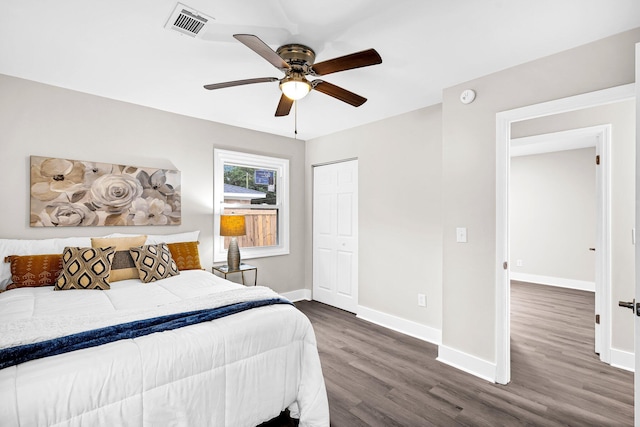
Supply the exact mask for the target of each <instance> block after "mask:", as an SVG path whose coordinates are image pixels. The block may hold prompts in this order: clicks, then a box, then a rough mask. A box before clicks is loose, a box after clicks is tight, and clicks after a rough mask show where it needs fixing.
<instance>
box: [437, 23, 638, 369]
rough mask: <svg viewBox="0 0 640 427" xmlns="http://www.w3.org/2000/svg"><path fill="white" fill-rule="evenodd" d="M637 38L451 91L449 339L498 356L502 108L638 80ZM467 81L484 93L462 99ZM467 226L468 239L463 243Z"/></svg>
mask: <svg viewBox="0 0 640 427" xmlns="http://www.w3.org/2000/svg"><path fill="white" fill-rule="evenodd" d="M638 41H640V29H635V30H632V31H628V32H625V33H621V34H619V35H616V36H613V37H609V38H606V39H603V40H599V41H596V42H594V43H590V44H588V45H585V46H581V47H578V48H575V49H571V50H568V51H566V52H562V53H559V54H557V55H553V56H549V57H546V58H542V59H540V60H536V61H533V62H529V63H526V64H523V65H520V66H517V67H513V68H510V69H507V70H504V71H501V72H498V73H495V74H491V75H488V76H485V77H482V78H480V79H476V80H473V81H470V82H467V83H464V84H460V85H457V86H454V87H451V88H448V89H445V90H444V92H443V110H442V116H443V122H442V123H443V128H442V132H443V144H442V147H443V178H442V179H443V202H442V203H443V215H442V218H443V310H442V312H443V319H442V342H443V344H444V345H445V346H447V347H449V348H451V349H454V350H455V351H458V352H461V353H465V354H468V355H471V356H475V357H477V358H479V359H481V360H484V361H486V362H490V363H495V361H496V321H495V319H496V291H495V290H496V277H495V268H496V262H497V261H496V259H495V255H496V240H495V238H496V113H498V112H500V111H506V110H511V109H514V108H517V107H522V106H526V105H532V104H537V103H540V102H545V101H550V100H554V99H558V98H564V97H568V96H573V95H578V94H582V93H586V92H592V91H595V90H600V89H605V88H609V87H614V86H619V85H624V84H628V83H632V82H633V81H634V80H635V58H634V52H635V43H636V42H638ZM467 88H471V89H474V90H475V91H476V92H477V98H476V100H475V101H474V102H473V103H472V104H469V105H463V104H461V103H460V101H459V96H460V93H461V92H462V91H463V90H464V89H467ZM460 226H466V227H468V233H469V234H468V235H469V243H466V244H459V243H456V241H455V228H456V227H460ZM461 266H462V268H461Z"/></svg>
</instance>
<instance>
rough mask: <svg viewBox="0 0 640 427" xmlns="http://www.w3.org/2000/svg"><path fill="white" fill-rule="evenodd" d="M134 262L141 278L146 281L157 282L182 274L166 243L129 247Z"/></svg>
mask: <svg viewBox="0 0 640 427" xmlns="http://www.w3.org/2000/svg"><path fill="white" fill-rule="evenodd" d="M129 252H131V257H132V258H133V262H135V263H136V267H138V274H139V275H140V280H142V281H143V282H144V283H149V282H155V281H156V280H162V279H166V278H167V277H170V276H177V275H178V274H180V271H179V270H178V266H177V265H176V262H175V261H174V260H173V258H172V257H171V252H170V251H169V248H168V247H167V245H166V244H165V243H160V244H158V245H146V246H140V247H137V248H131V249H129Z"/></svg>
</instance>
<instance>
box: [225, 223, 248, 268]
mask: <svg viewBox="0 0 640 427" xmlns="http://www.w3.org/2000/svg"><path fill="white" fill-rule="evenodd" d="M246 233H247V231H246V228H245V224H244V215H220V235H221V236H230V237H231V241H230V242H229V249H228V250H227V265H229V270H239V269H240V250H239V249H238V239H237V238H236V237H237V236H244V235H245V234H246Z"/></svg>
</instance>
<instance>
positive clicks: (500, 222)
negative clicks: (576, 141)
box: [495, 83, 635, 384]
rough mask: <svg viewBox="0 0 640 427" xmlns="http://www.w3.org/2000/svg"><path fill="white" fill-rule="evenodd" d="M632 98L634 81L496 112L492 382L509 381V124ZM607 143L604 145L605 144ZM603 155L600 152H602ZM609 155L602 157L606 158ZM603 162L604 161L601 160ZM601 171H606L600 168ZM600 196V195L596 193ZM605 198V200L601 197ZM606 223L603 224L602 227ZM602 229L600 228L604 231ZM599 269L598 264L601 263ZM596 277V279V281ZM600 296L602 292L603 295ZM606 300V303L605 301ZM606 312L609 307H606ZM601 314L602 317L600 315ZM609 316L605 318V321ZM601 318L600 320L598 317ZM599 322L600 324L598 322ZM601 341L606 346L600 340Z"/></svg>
mask: <svg viewBox="0 0 640 427" xmlns="http://www.w3.org/2000/svg"><path fill="white" fill-rule="evenodd" d="M634 98H635V84H634V83H630V84H627V85H622V86H617V87H613V88H609V89H603V90H599V91H595V92H589V93H585V94H581V95H576V96H572V97H568V98H561V99H557V100H553V101H548V102H543V103H540V104H534V105H530V106H526V107H521V108H516V109H513V110H507V111H503V112H499V113H497V114H496V254H495V255H496V263H495V277H496V283H495V286H496V382H497V383H499V384H507V383H509V381H510V380H511V343H510V340H511V315H510V305H511V304H510V298H511V290H510V285H509V283H510V282H509V268H508V265H509V197H508V194H509V173H510V140H511V123H514V122H518V121H522V120H527V119H533V118H537V117H544V116H549V115H553V114H559V113H565V112H569V111H575V110H581V109H585V108H590V107H595V106H598V105H605V104H611V103H615V102H620V101H625V100H630V99H634ZM607 145H608V144H607ZM603 154H604V153H603ZM609 157H610V156H608V155H607V156H606V157H604V156H603V158H605V159H606V160H607V161H608V160H609ZM605 163H606V162H605ZM603 172H607V173H608V170H607V171H604V170H603ZM601 191H602V192H606V193H607V194H606V197H609V194H608V193H609V191H608V188H607V186H606V185H605V186H603V188H599V189H598V192H599V193H600V192H601ZM598 197H600V194H599V195H598ZM605 201H606V200H605ZM603 219H605V220H606V221H609V218H608V217H607V218H598V222H599V226H602V225H603V224H602V223H601V220H603ZM606 226H607V225H606V224H604V227H606ZM604 230H605V229H603V231H604ZM605 234H608V233H598V238H599V239H602V241H600V242H598V243H599V244H600V245H602V246H603V248H604V250H602V251H600V252H601V254H602V257H603V258H604V260H605V261H606V259H610V253H609V252H610V248H609V245H608V244H607V243H606V240H607V239H606V238H604V237H603V236H604V235H605ZM607 257H608V258H607ZM601 268H602V266H601ZM607 271H608V267H605V269H604V270H603V274H604V276H603V277H600V278H599V279H600V280H602V281H603V285H604V286H605V287H607V288H608V286H609V284H608V282H609V280H608V276H606V274H607ZM597 280H598V278H596V281H597ZM605 282H606V283H605ZM604 294H606V296H605V297H604V298H603V301H602V304H606V305H607V309H610V305H611V304H610V298H611V297H610V292H604ZM603 296H604V295H603ZM605 300H606V301H608V302H606V301H605ZM608 311H610V310H608ZM601 317H602V316H601ZM608 320H609V319H608V318H607V321H608ZM601 321H602V319H601ZM601 325H602V323H601ZM605 330H606V335H607V336H608V337H609V338H608V339H609V342H610V325H608V326H607V327H604V325H603V327H601V328H599V331H600V333H601V335H604V334H605ZM602 338H603V337H602V336H601V338H600V339H601V341H600V343H602V344H603V345H606V343H605V342H604V340H602ZM610 347H611V346H610V344H609V345H608V346H607V351H605V352H601V357H602V354H603V353H606V354H607V355H605V357H608V355H609V354H610V353H609V350H610Z"/></svg>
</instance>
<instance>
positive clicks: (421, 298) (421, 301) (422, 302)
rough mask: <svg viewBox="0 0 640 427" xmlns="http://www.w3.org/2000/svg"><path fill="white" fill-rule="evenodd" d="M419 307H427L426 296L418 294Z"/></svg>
mask: <svg viewBox="0 0 640 427" xmlns="http://www.w3.org/2000/svg"><path fill="white" fill-rule="evenodd" d="M418 306H420V307H426V306H427V296H426V295H425V294H418Z"/></svg>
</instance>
